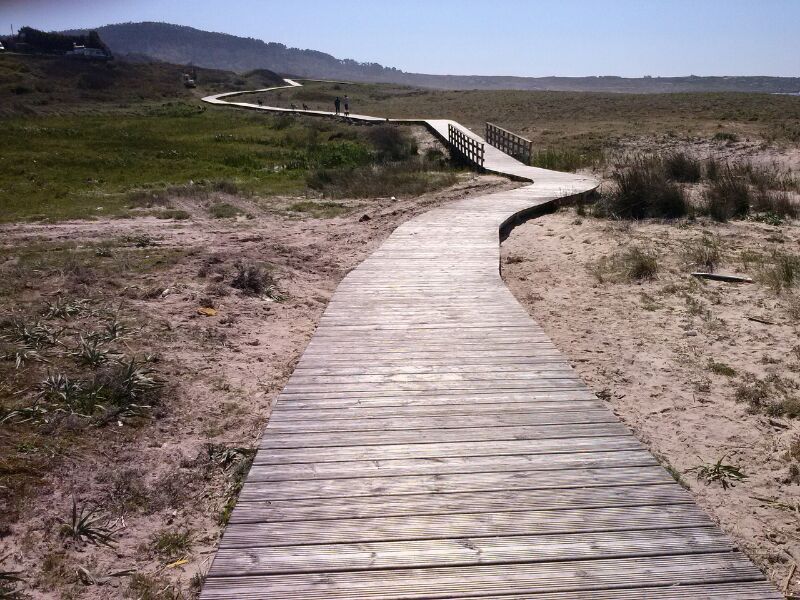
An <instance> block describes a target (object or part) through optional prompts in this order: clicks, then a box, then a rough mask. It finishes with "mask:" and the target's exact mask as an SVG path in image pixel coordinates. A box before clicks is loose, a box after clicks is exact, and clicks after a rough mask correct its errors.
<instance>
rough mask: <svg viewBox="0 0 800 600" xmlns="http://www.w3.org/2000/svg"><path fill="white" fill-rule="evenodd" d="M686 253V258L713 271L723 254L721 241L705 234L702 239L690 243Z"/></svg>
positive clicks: (697, 265)
mask: <svg viewBox="0 0 800 600" xmlns="http://www.w3.org/2000/svg"><path fill="white" fill-rule="evenodd" d="M684 254H685V256H686V259H687V260H688V261H689V262H690V263H691V264H692V265H694V266H696V267H698V268H702V269H705V270H707V271H708V272H709V273H713V272H714V269H716V267H717V264H718V263H719V262H720V260H721V258H722V256H721V252H720V248H719V242H718V241H717V240H716V239H715V238H713V237H710V236H703V237H702V238H701V239H700V240H698V241H696V242H694V243H691V244H688V245H687V246H686V248H685V251H684Z"/></svg>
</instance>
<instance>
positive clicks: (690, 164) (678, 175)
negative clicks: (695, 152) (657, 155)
mask: <svg viewBox="0 0 800 600" xmlns="http://www.w3.org/2000/svg"><path fill="white" fill-rule="evenodd" d="M664 170H665V171H666V174H667V177H669V178H670V179H672V180H674V181H680V182H684V183H697V182H698V181H700V178H701V175H702V170H701V167H700V161H698V160H697V159H696V158H692V157H691V156H688V155H687V154H685V153H683V152H675V153H674V154H670V155H669V156H667V157H666V158H664Z"/></svg>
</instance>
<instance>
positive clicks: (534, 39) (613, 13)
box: [0, 0, 800, 76]
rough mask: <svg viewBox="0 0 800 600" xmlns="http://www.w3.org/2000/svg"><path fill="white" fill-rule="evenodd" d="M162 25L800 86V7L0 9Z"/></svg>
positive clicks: (461, 63)
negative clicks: (770, 79)
mask: <svg viewBox="0 0 800 600" xmlns="http://www.w3.org/2000/svg"><path fill="white" fill-rule="evenodd" d="M124 21H166V22H170V23H178V24H182V25H190V26H192V27H197V28H199V29H206V30H211V31H222V32H225V33H232V34H235V35H243V36H249V37H254V38H259V39H263V40H267V41H276V42H282V43H284V44H286V45H288V46H295V47H299V48H312V49H315V50H321V51H324V52H328V53H330V54H333V55H334V56H337V57H339V58H353V59H356V60H360V61H374V62H379V63H381V64H383V65H386V66H394V67H398V68H401V69H403V70H405V71H415V72H425V73H450V74H481V75H527V76H542V75H570V76H578V75H623V76H642V75H663V76H668V75H690V74H694V75H782V76H800V0H550V1H549V2H543V1H537V0H528V1H525V0H391V1H385V0H372V1H362V0H327V1H318V0H278V1H275V0H194V1H188V0H0V28H2V30H5V31H6V32H7V31H8V30H9V26H10V25H11V24H13V25H14V26H15V27H19V26H21V25H26V24H27V25H31V26H32V27H37V28H40V29H49V30H53V29H66V28H76V27H90V26H98V25H104V24H108V23H119V22H124Z"/></svg>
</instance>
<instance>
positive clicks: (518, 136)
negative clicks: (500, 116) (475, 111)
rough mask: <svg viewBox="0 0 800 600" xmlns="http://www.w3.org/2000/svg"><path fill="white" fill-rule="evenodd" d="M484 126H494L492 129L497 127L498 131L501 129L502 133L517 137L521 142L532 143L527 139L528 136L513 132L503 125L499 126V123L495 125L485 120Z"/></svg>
mask: <svg viewBox="0 0 800 600" xmlns="http://www.w3.org/2000/svg"><path fill="white" fill-rule="evenodd" d="M486 126H487V127H492V128H494V129H499V130H500V131H502V132H503V133H506V134H508V135H510V136H512V137H515V138H517V139H519V140H522V141H523V142H525V143H527V144H532V143H533V142H532V141H531V140H529V139H528V138H526V137H522V136H521V135H519V134H517V133H514V132H513V131H509V130H508V129H504V128H503V127H500V125H495V124H494V123H489V122H488V121H487V122H486Z"/></svg>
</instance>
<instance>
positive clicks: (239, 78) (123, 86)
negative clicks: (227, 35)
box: [0, 53, 282, 117]
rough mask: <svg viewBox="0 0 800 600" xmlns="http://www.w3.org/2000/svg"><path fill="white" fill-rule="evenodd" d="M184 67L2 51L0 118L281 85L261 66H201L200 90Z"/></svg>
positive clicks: (187, 97)
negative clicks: (240, 70) (189, 84)
mask: <svg viewBox="0 0 800 600" xmlns="http://www.w3.org/2000/svg"><path fill="white" fill-rule="evenodd" d="M184 71H185V68H184V67H182V66H177V65H170V64H167V63H163V62H154V63H149V64H132V63H128V62H124V61H110V62H97V61H85V60H79V59H75V58H69V57H66V56H58V55H45V54H12V53H7V54H6V53H0V117H5V116H10V115H18V114H27V115H33V114H47V113H61V112H63V111H64V110H65V109H66V110H68V111H70V112H72V111H83V110H96V109H98V108H103V107H106V108H115V107H119V106H120V105H126V104H136V103H138V102H141V101H163V100H190V99H193V98H196V97H198V96H200V95H203V94H206V93H211V92H217V91H231V90H246V89H253V88H264V87H270V86H273V85H277V84H280V82H281V81H282V80H281V79H280V78H279V77H278V76H277V75H276V74H275V73H272V72H270V71H267V70H263V69H259V70H255V71H251V72H249V73H246V74H244V75H239V74H236V73H232V72H230V71H221V70H216V69H203V68H197V69H194V71H196V76H197V85H198V87H197V89H187V88H186V87H185V86H184V84H183V78H182V75H183V72H184Z"/></svg>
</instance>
